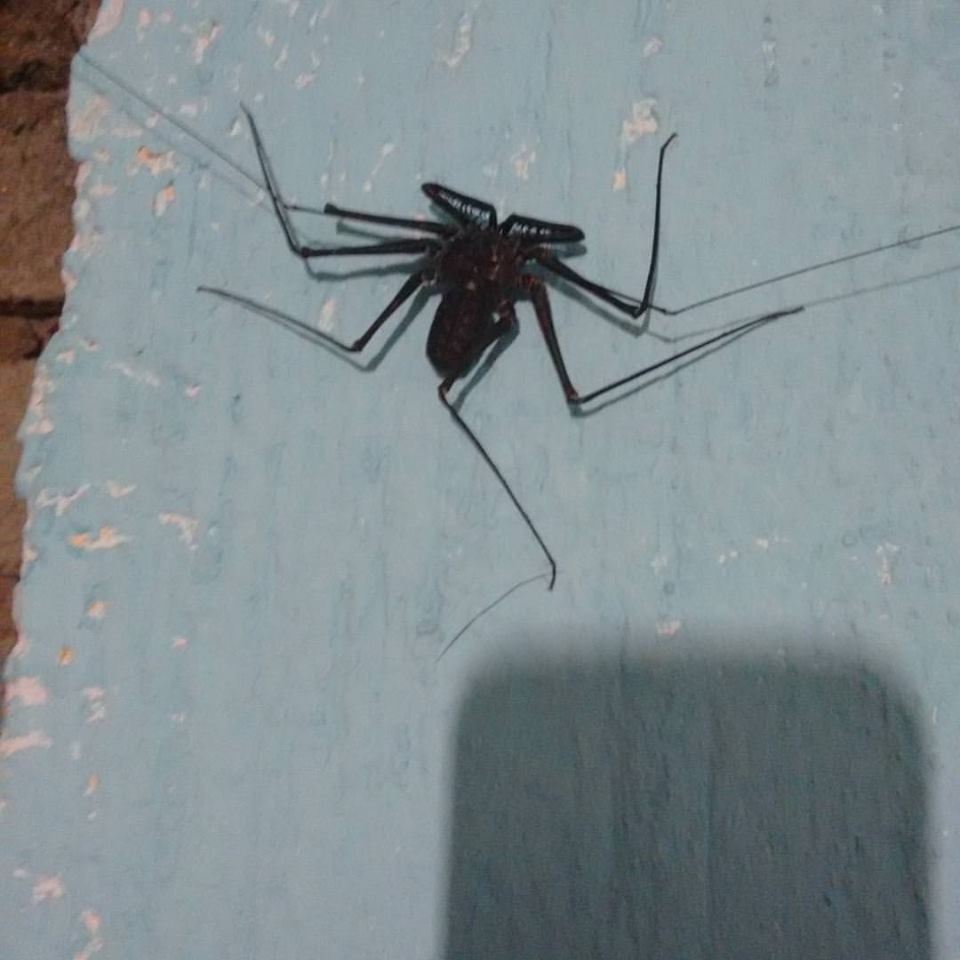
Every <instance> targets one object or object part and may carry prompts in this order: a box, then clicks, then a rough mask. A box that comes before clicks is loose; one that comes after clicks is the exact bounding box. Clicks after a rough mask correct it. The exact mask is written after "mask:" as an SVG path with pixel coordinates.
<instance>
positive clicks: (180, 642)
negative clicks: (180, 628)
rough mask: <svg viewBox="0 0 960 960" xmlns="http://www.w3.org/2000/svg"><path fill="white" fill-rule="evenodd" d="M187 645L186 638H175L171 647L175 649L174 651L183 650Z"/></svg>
mask: <svg viewBox="0 0 960 960" xmlns="http://www.w3.org/2000/svg"><path fill="white" fill-rule="evenodd" d="M187 643H188V641H187V638H186V637H174V638H173V641H172V642H171V644H170V646H171V647H173V649H174V650H183V649H184V648H185V647H186V646H187Z"/></svg>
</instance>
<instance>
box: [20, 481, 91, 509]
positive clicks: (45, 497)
mask: <svg viewBox="0 0 960 960" xmlns="http://www.w3.org/2000/svg"><path fill="white" fill-rule="evenodd" d="M89 489H90V484H89V483H85V484H84V485H83V486H82V487H77V489H76V490H75V491H74V492H73V493H56V492H55V491H53V490H50V489H49V488H48V487H44V488H43V489H42V490H41V491H40V492H39V493H38V494H37V495H36V497H35V498H34V501H33V502H34V505H35V506H37V507H39V508H40V509H41V510H43V509H45V508H47V507H54V508H55V513H56V515H57V516H58V517H62V516H63V515H64V514H65V513H66V512H67V510H69V509H70V507H72V506H73V505H74V504H75V503H76V502H77V501H78V500H79V499H80V498H81V497H82V496H83V495H84V494H85V493H86V492H87V491H88V490H89Z"/></svg>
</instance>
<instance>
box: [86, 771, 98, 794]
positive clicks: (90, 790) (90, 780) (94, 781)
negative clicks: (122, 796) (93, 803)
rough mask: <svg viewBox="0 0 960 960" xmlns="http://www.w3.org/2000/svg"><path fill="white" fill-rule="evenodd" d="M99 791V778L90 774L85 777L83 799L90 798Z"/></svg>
mask: <svg viewBox="0 0 960 960" xmlns="http://www.w3.org/2000/svg"><path fill="white" fill-rule="evenodd" d="M99 789H100V777H98V776H97V774H95V773H91V774H90V776H89V777H87V785H86V787H85V788H84V791H83V795H84V796H85V797H92V796H93V795H94V794H95V793H96V792H97V791H98V790H99Z"/></svg>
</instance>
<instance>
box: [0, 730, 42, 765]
mask: <svg viewBox="0 0 960 960" xmlns="http://www.w3.org/2000/svg"><path fill="white" fill-rule="evenodd" d="M52 745H53V741H52V740H51V739H50V738H49V737H48V736H47V735H46V734H45V733H44V732H43V731H42V730H31V731H30V732H29V733H25V734H23V735H22V736H19V737H0V757H2V758H3V759H4V760H6V759H7V758H8V757H12V756H13V755H14V754H15V753H20V752H22V751H23V750H37V749H41V748H42V749H44V750H46V749H49V748H50V747H51V746H52Z"/></svg>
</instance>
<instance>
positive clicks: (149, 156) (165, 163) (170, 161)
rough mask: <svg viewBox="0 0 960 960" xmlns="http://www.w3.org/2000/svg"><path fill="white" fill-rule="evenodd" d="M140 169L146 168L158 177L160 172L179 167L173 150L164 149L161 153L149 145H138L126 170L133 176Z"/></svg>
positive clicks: (167, 171)
mask: <svg viewBox="0 0 960 960" xmlns="http://www.w3.org/2000/svg"><path fill="white" fill-rule="evenodd" d="M142 169H146V170H147V171H149V173H150V174H151V176H154V177H159V176H160V174H161V173H169V172H171V171H176V170H177V169H179V168H178V167H177V155H176V154H175V153H174V151H173V150H164V151H163V152H162V153H161V152H158V151H156V150H151V149H150V148H149V147H140V149H139V150H137V152H136V154H134V158H133V163H132V164H131V165H130V168H129V170H128V171H127V172H128V173H129V174H130V175H131V176H133V175H135V174H136V173H137V171H138V170H142Z"/></svg>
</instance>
